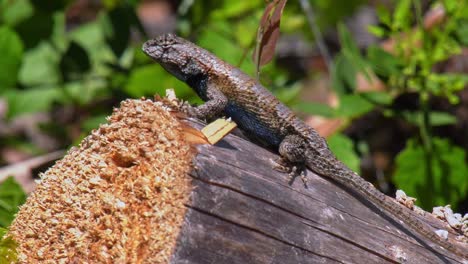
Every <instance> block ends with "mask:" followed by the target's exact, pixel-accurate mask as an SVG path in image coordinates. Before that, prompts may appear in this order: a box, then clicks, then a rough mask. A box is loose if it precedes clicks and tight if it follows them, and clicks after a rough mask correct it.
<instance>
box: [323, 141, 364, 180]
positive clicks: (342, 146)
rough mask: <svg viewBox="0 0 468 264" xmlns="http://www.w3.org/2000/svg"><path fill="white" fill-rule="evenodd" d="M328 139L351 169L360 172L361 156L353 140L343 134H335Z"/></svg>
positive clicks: (337, 154)
mask: <svg viewBox="0 0 468 264" xmlns="http://www.w3.org/2000/svg"><path fill="white" fill-rule="evenodd" d="M327 141H328V146H329V147H330V149H331V150H332V152H333V153H335V155H336V157H337V158H338V159H339V160H341V161H342V162H343V163H344V164H346V165H347V166H348V167H349V168H350V169H351V170H353V171H355V172H357V173H359V170H360V169H359V157H358V155H357V154H356V152H355V151H354V144H353V141H352V140H351V139H349V138H348V137H346V136H345V135H343V134H334V135H333V136H331V137H330V138H328V140H327Z"/></svg>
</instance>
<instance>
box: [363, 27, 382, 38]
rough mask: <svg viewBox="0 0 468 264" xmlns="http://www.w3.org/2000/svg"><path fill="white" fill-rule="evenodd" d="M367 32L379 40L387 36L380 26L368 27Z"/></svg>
mask: <svg viewBox="0 0 468 264" xmlns="http://www.w3.org/2000/svg"><path fill="white" fill-rule="evenodd" d="M367 31H369V33H371V34H372V35H374V36H376V37H378V38H382V37H384V36H385V30H384V29H383V28H382V27H379V26H374V25H370V26H367Z"/></svg>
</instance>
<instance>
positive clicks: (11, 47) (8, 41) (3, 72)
mask: <svg viewBox="0 0 468 264" xmlns="http://www.w3.org/2000/svg"><path fill="white" fill-rule="evenodd" d="M0 54H2V59H1V63H0V92H1V91H3V90H5V89H7V88H11V87H13V86H14V85H15V84H16V81H17V78H18V71H19V69H20V65H21V58H22V56H23V43H22V42H21V39H20V38H19V37H18V35H17V34H16V33H15V32H14V31H12V30H10V29H9V28H8V27H6V26H3V27H0Z"/></svg>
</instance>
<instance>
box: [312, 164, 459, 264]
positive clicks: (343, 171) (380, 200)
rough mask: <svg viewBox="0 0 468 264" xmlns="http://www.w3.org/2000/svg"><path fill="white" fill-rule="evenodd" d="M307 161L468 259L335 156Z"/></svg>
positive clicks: (413, 227)
mask: <svg viewBox="0 0 468 264" xmlns="http://www.w3.org/2000/svg"><path fill="white" fill-rule="evenodd" d="M307 163H308V164H306V165H307V167H309V168H310V169H312V171H314V172H316V173H318V174H319V175H322V176H325V177H328V178H331V179H332V180H334V181H337V182H339V183H341V184H343V185H345V186H346V187H349V188H352V189H353V190H355V191H357V192H359V194H361V195H363V196H364V198H370V201H371V202H372V203H374V204H376V205H377V206H378V207H381V208H383V209H385V211H386V212H389V213H391V214H393V215H394V216H395V217H397V218H398V219H400V220H402V221H403V222H405V223H406V224H407V225H409V226H410V227H411V228H412V229H414V230H415V231H417V232H418V233H420V234H421V235H423V236H424V237H426V238H428V239H429V240H430V241H433V242H434V243H437V244H439V245H440V246H442V247H444V248H445V249H447V250H449V251H451V252H453V253H455V254H456V255H459V256H462V257H464V258H465V259H468V252H466V251H462V250H461V249H458V248H457V247H456V246H454V245H453V244H451V243H450V242H448V241H445V240H443V239H442V238H441V237H439V236H438V235H437V234H436V233H435V232H434V231H433V230H432V228H431V227H430V226H429V225H427V224H425V223H423V222H422V221H420V220H418V219H416V218H415V215H413V213H412V212H411V210H410V209H408V208H406V207H404V206H402V205H400V204H398V203H396V202H395V201H394V200H393V199H392V198H390V197H388V196H386V195H385V194H383V193H382V192H380V191H379V190H377V189H376V188H375V187H374V186H373V185H372V184H371V183H370V182H367V181H366V180H364V179H363V178H361V177H360V176H359V175H358V174H356V173H355V172H353V171H352V170H351V169H349V168H348V167H346V166H345V165H344V164H343V163H341V162H340V161H338V160H337V159H336V158H335V161H333V162H331V161H330V158H327V159H322V160H320V161H319V160H317V157H314V161H313V162H307ZM309 163H310V164H309ZM318 163H321V164H323V165H322V166H320V168H317V165H316V164H318ZM325 164H326V165H325ZM332 164H333V165H332Z"/></svg>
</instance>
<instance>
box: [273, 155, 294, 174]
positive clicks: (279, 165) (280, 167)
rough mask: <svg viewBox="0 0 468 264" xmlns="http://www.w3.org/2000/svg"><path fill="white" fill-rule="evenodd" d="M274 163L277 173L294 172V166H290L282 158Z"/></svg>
mask: <svg viewBox="0 0 468 264" xmlns="http://www.w3.org/2000/svg"><path fill="white" fill-rule="evenodd" d="M272 163H273V169H274V170H276V171H279V172H284V173H291V172H292V166H291V165H290V164H288V162H287V161H286V160H284V159H283V158H281V157H279V158H277V159H276V160H272Z"/></svg>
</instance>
